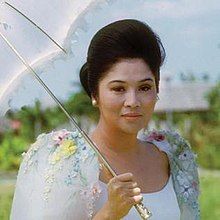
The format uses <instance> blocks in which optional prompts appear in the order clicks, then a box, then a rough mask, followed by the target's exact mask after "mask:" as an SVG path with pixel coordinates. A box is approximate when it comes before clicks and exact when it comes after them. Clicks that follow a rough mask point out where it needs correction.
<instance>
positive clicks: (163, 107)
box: [155, 82, 213, 113]
mask: <svg viewBox="0 0 220 220" xmlns="http://www.w3.org/2000/svg"><path fill="white" fill-rule="evenodd" d="M212 88H213V84H209V83H195V82H187V83H185V82H184V83H181V84H169V83H167V84H166V85H164V86H163V87H162V88H161V89H160V92H159V98H160V100H159V101H158V102H157V104H156V108H155V112H156V113H165V112H192V111H207V110H208V109H209V104H208V102H207V100H206V98H205V96H206V94H207V93H208V91H210V89H212Z"/></svg>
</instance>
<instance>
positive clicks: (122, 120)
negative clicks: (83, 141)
mask: <svg viewBox="0 0 220 220" xmlns="http://www.w3.org/2000/svg"><path fill="white" fill-rule="evenodd" d="M98 89H99V91H98V92H99V93H98V94H99V95H98V98H96V100H97V103H98V107H99V110H100V120H101V122H102V123H105V126H106V125H107V126H108V127H109V128H110V129H116V130H118V131H122V132H125V133H131V134H135V133H137V132H138V131H139V130H140V129H142V128H143V127H146V125H147V124H148V122H149V120H150V118H151V116H152V113H153V111H154V106H155V103H156V95H157V93H156V84H155V78H154V75H153V73H152V72H151V70H150V68H149V66H148V65H147V64H146V63H145V62H144V60H142V59H138V58H135V59H134V58H132V59H122V60H121V61H119V62H117V63H116V64H115V65H113V67H112V68H111V69H110V70H109V71H108V72H106V74H105V76H104V78H102V79H101V80H100V82H99V87H98Z"/></svg>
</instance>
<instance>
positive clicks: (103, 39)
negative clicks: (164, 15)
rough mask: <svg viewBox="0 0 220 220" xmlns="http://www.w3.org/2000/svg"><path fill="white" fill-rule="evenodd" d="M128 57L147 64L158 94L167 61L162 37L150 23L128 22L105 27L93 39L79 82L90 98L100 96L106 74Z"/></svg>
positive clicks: (124, 21) (114, 23)
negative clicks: (99, 92)
mask: <svg viewBox="0 0 220 220" xmlns="http://www.w3.org/2000/svg"><path fill="white" fill-rule="evenodd" d="M127 58H142V59H143V60H144V61H145V62H146V63H147V64H148V66H149V67H150V69H151V71H152V73H153V74H154V77H155V82H156V89H157V92H159V80H160V67H161V65H162V64H163V61H164V59H165V50H164V47H163V45H162V43H161V41H160V38H159V37H158V36H157V35H156V34H155V33H154V32H153V31H152V29H151V28H150V27H149V26H148V25H147V24H145V23H143V22H141V21H138V20H134V19H125V20H119V21H116V22H113V23H111V24H109V25H107V26H105V27H103V28H102V29H100V30H99V31H98V32H97V33H96V34H95V35H94V37H93V38H92V40H91V42H90V45H89V48H88V53H87V62H86V63H85V64H84V65H83V66H82V68H81V70H80V82H81V84H82V86H83V88H84V89H85V91H86V93H87V94H88V95H89V96H90V97H91V96H94V97H95V96H97V95H98V84H99V82H100V80H101V79H102V78H103V77H104V76H105V74H106V72H107V71H108V70H109V69H110V68H111V67H112V66H113V65H114V64H115V63H116V62H118V61H119V60H121V59H127Z"/></svg>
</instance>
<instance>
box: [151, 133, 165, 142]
mask: <svg viewBox="0 0 220 220" xmlns="http://www.w3.org/2000/svg"><path fill="white" fill-rule="evenodd" d="M154 140H155V141H163V140H165V136H164V135H163V134H162V133H160V132H156V131H152V132H151V133H150V135H149V136H148V137H147V141H154Z"/></svg>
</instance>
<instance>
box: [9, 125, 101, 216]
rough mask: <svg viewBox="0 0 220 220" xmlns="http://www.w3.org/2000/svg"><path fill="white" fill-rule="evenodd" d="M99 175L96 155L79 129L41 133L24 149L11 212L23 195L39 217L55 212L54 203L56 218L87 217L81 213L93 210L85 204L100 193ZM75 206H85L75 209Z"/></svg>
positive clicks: (24, 199)
mask: <svg viewBox="0 0 220 220" xmlns="http://www.w3.org/2000/svg"><path fill="white" fill-rule="evenodd" d="M98 178H99V164H98V158H97V156H96V154H95V152H94V151H93V150H92V148H91V147H90V146H89V145H88V144H87V143H86V142H85V139H84V138H83V137H82V135H81V134H80V133H79V132H78V131H67V130H65V129H63V130H59V131H52V132H50V133H47V134H41V135H39V136H38V138H37V139H36V141H35V142H34V143H33V144H32V145H31V146H30V148H29V149H28V151H27V152H26V153H23V161H22V163H21V166H20V169H19V172H18V176H17V182H16V189H15V196H14V200H13V208H12V210H13V213H18V212H20V211H19V210H18V209H17V208H16V207H19V205H18V203H20V200H21V199H22V200H23V201H22V202H23V203H24V204H26V206H27V207H29V206H30V207H32V205H33V206H34V207H35V208H33V207H32V209H34V210H35V211H36V212H34V213H35V215H36V216H41V217H39V218H38V219H43V217H42V216H47V217H48V216H55V214H54V211H55V207H56V215H57V216H59V218H58V217H57V218H56V219H69V218H70V216H71V217H72V216H80V217H76V218H74V219H87V218H86V217H85V216H84V217H82V213H87V211H88V212H89V213H87V214H86V215H87V216H88V215H91V213H92V209H91V208H90V209H88V210H87V209H86V208H85V207H90V206H91V207H92V202H93V199H94V198H95V197H96V196H98V194H99V186H98V185H97V183H98ZM88 198H91V199H88ZM58 200H59V206H58V205H57V201H58ZM29 203H32V205H31V204H29ZM34 204H35V205H34ZM45 207H46V208H45ZM77 207H80V209H85V210H84V211H80V209H79V210H77ZM22 210H23V208H22ZM86 210H87V211H86ZM23 211H24V212H25V210H23ZM67 213H69V214H68V215H67ZM24 215H25V216H26V215H27V216H29V215H32V214H30V213H29V214H24ZM36 216H35V217H36ZM64 216H66V217H64ZM67 216H68V217H67ZM29 217H30V216H29ZM27 219H30V218H27ZM48 219H49V218H48ZM51 219H52V218H51Z"/></svg>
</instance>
